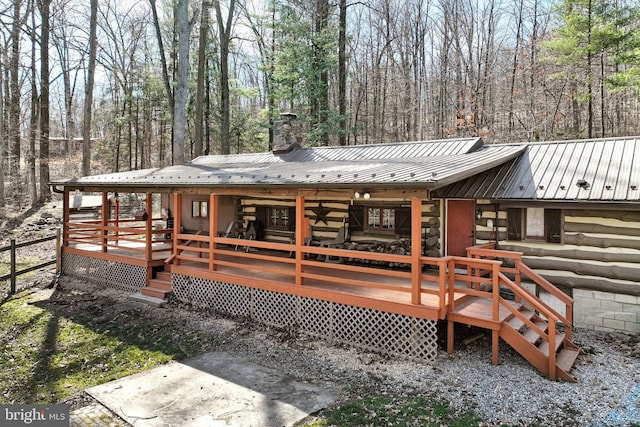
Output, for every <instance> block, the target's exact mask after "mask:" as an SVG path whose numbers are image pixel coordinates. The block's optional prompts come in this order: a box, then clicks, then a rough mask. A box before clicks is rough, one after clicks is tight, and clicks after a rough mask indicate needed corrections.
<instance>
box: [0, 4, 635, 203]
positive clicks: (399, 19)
mask: <svg viewBox="0 0 640 427" xmlns="http://www.w3.org/2000/svg"><path fill="white" fill-rule="evenodd" d="M639 11H640V5H639V4H638V2H637V1H636V0H629V1H625V0H610V1H605V0H508V1H507V0H403V1H399V0H373V1H367V2H357V1H347V0H331V1H329V0H201V1H200V0H13V1H9V0H0V36H1V37H2V38H3V40H2V44H1V47H0V58H1V60H0V159H1V161H2V167H1V169H2V172H1V173H0V207H4V206H5V205H22V206H23V205H25V204H32V205H35V204H37V203H38V202H41V201H44V200H47V199H48V198H50V197H51V193H50V191H51V189H50V187H49V186H48V185H47V183H48V182H49V180H50V179H51V177H52V175H51V174H52V173H53V174H54V175H55V176H57V177H60V175H63V176H68V177H73V176H79V175H88V174H95V173H102V172H111V171H124V170H131V169H140V168H148V167H156V166H163V165H169V164H172V163H182V162H184V161H188V160H189V159H191V158H193V157H196V156H198V155H202V154H219V153H222V154H227V153H242V152H252V151H265V150H269V149H271V148H272V147H273V141H274V135H273V121H274V120H279V119H280V114H281V113H283V112H292V113H295V114H297V129H299V133H300V134H301V135H300V136H301V137H302V138H303V140H304V143H305V144H306V145H309V146H312V145H338V144H341V145H345V144H365V143H366V144H374V143H381V142H393V141H407V140H425V139H440V138H447V137H452V136H482V137H483V138H484V140H485V141H486V142H490V143H491V142H521V141H536V140H554V139H575V138H589V137H594V138H595V137H600V136H616V135H632V134H633V135H635V134H638V133H639V131H638V129H637V128H638V123H639V120H638V115H639V114H640V112H639V108H638V87H639V86H640V28H639V26H640V20H639V19H638V12H639Z"/></svg>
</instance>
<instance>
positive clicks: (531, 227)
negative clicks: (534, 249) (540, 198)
mask: <svg viewBox="0 0 640 427" xmlns="http://www.w3.org/2000/svg"><path fill="white" fill-rule="evenodd" d="M525 215H526V217H527V221H526V229H525V230H526V234H525V235H526V236H527V239H538V240H541V239H544V209H542V208H527V209H526V213H525Z"/></svg>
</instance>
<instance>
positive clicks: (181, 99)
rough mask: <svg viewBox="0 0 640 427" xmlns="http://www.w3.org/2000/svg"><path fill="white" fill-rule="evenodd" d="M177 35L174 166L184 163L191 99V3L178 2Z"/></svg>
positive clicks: (186, 1)
mask: <svg viewBox="0 0 640 427" xmlns="http://www.w3.org/2000/svg"><path fill="white" fill-rule="evenodd" d="M176 33H177V36H178V63H177V79H176V92H175V98H174V102H175V104H174V106H175V108H174V113H173V158H172V160H173V161H172V164H174V165H181V164H183V163H184V160H185V157H184V144H185V134H186V128H187V111H186V108H187V98H188V97H189V35H190V34H191V26H190V25H189V1H188V0H178V7H177V10H176Z"/></svg>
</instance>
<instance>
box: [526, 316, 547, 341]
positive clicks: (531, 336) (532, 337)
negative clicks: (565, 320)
mask: <svg viewBox="0 0 640 427" xmlns="http://www.w3.org/2000/svg"><path fill="white" fill-rule="evenodd" d="M534 324H535V325H536V326H537V327H538V328H540V329H542V331H544V332H546V331H547V327H548V326H549V325H548V324H547V322H544V321H542V320H538V321H535V322H534ZM522 336H523V337H524V338H525V339H526V340H527V341H529V342H530V343H531V344H533V345H535V344H536V342H538V340H539V339H540V334H538V333H537V332H536V331H535V330H534V329H531V328H529V329H527V330H526V331H524V332H523V333H522Z"/></svg>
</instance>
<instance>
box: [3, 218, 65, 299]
mask: <svg viewBox="0 0 640 427" xmlns="http://www.w3.org/2000/svg"><path fill="white" fill-rule="evenodd" d="M60 234H61V233H60V230H58V231H57V232H56V234H55V235H53V236H49V237H43V238H41V239H36V240H30V241H28V242H21V243H18V242H16V239H11V241H10V244H9V246H3V247H0V253H2V252H7V251H10V257H9V258H10V265H11V272H10V273H9V274H5V275H4V276H0V282H4V281H5V280H11V287H10V290H9V295H13V294H15V293H16V282H17V278H18V276H20V275H21V274H26V273H30V272H32V271H36V270H39V269H41V268H44V267H47V266H50V265H53V264H55V265H56V272H59V271H60V256H61V255H60V253H61V246H60V243H61V240H60ZM51 240H55V241H56V256H55V259H50V260H48V261H43V262H41V263H39V264H35V265H30V266H29V267H27V268H23V269H22V270H18V268H17V267H18V249H19V248H25V247H28V246H32V245H37V244H41V243H44V242H48V241H51Z"/></svg>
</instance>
